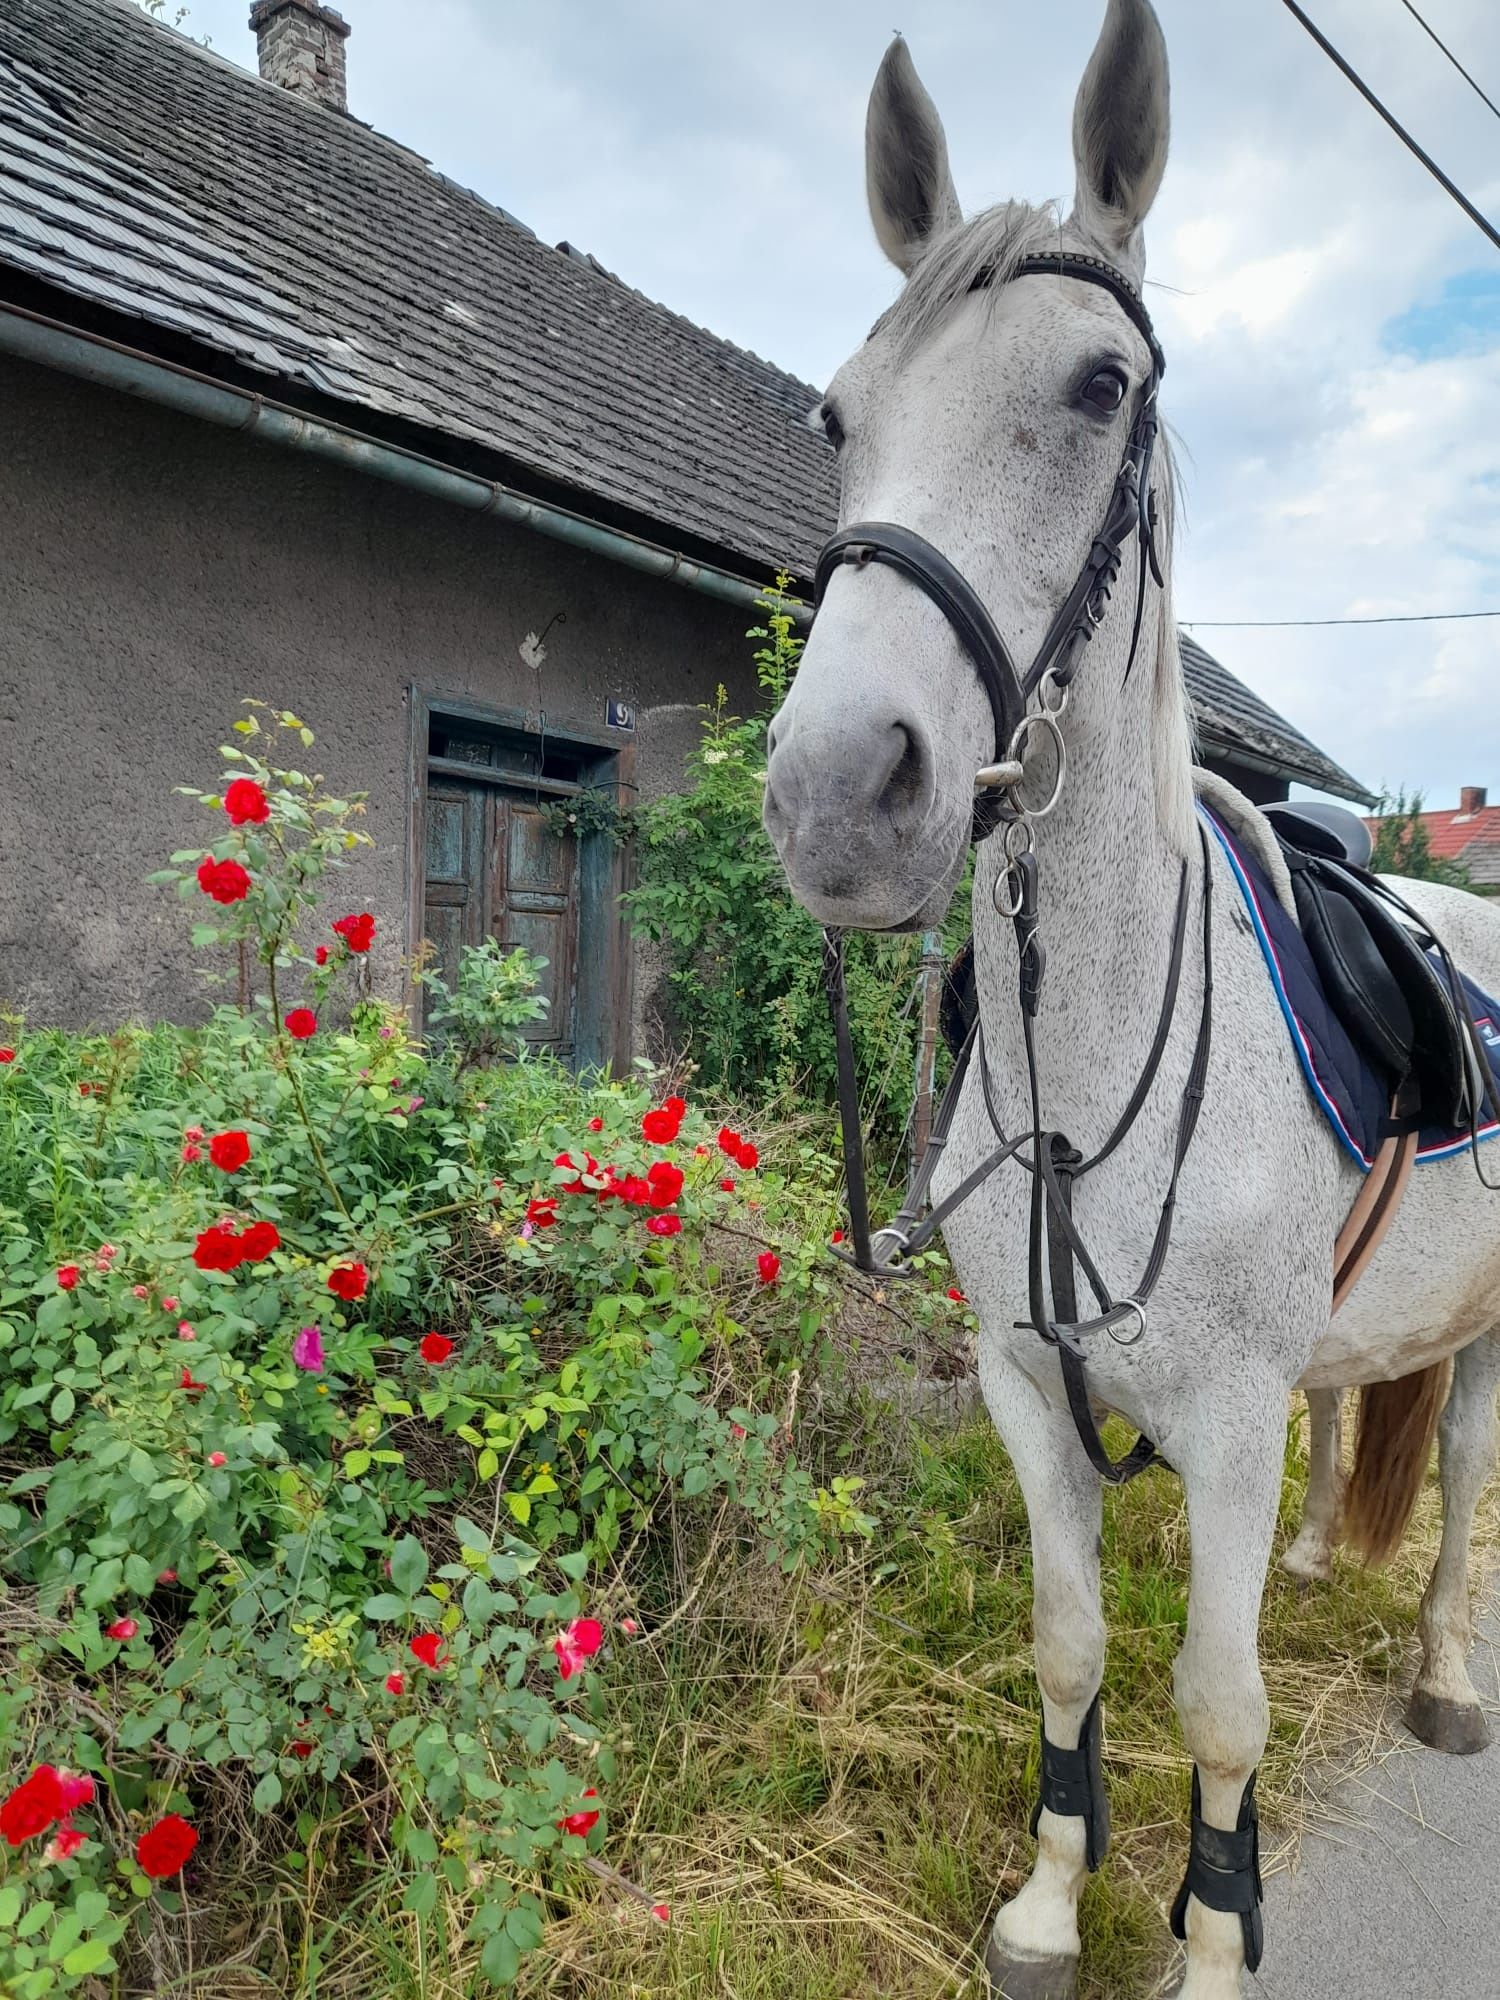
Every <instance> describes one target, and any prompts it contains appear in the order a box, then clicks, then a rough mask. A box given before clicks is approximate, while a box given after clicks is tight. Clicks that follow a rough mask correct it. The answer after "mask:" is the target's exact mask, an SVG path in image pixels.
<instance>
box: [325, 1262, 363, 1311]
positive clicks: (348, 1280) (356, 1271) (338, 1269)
mask: <svg viewBox="0 0 1500 2000" xmlns="http://www.w3.org/2000/svg"><path fill="white" fill-rule="evenodd" d="M369 1282H370V1274H369V1272H368V1271H367V1270H366V1269H365V1267H364V1265H363V1264H355V1263H349V1264H335V1265H334V1267H333V1269H332V1270H331V1271H330V1272H329V1273H328V1289H329V1291H330V1292H332V1293H333V1296H334V1297H335V1298H336V1299H342V1300H343V1301H344V1303H345V1304H346V1305H353V1303H354V1301H355V1300H356V1299H362V1298H363V1297H364V1295H365V1287H366V1286H367V1285H368V1284H369Z"/></svg>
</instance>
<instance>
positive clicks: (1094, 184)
mask: <svg viewBox="0 0 1500 2000" xmlns="http://www.w3.org/2000/svg"><path fill="white" fill-rule="evenodd" d="M1169 96H1170V86H1169V84H1168V80H1167V45H1166V43H1165V41H1164V40H1163V39H1162V32H1161V27H1160V24H1159V23H1158V21H1157V18H1156V14H1155V12H1154V10H1153V9H1152V7H1151V4H1150V0H1109V6H1108V11H1107V13H1106V14H1105V16H1104V26H1103V28H1102V29H1101V30H1100V34H1099V40H1098V44H1097V45H1096V47H1095V49H1094V53H1093V55H1092V56H1090V58H1089V66H1088V68H1087V69H1086V70H1085V71H1084V73H1083V82H1082V83H1081V84H1080V85H1079V86H1078V100H1077V102H1076V103H1075V105H1074V106H1073V158H1074V160H1075V162H1076V163H1077V167H1078V193H1077V197H1076V210H1075V212H1076V214H1077V217H1078V220H1079V221H1080V222H1081V223H1082V224H1083V226H1084V228H1085V229H1086V230H1087V232H1088V233H1089V234H1090V235H1091V236H1094V237H1095V238H1097V239H1099V240H1101V241H1103V242H1105V243H1107V244H1109V245H1110V246H1111V247H1112V248H1114V249H1115V250H1117V251H1120V252H1123V253H1128V254H1131V255H1137V254H1138V253H1139V249H1140V227H1141V224H1142V223H1143V222H1144V221H1145V219H1146V213H1147V211H1148V210H1149V208H1150V207H1151V204H1152V202H1153V201H1155V199H1156V191H1157V189H1158V188H1159V187H1160V186H1161V177H1162V172H1163V170H1164V168H1165V167H1166V164H1167V140H1168V135H1169V117H1168V99H1169Z"/></svg>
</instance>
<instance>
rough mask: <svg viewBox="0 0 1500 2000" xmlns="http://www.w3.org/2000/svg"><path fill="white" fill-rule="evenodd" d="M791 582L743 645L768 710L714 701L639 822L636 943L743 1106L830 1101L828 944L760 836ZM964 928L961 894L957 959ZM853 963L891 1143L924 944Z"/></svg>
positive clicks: (781, 695)
mask: <svg viewBox="0 0 1500 2000" xmlns="http://www.w3.org/2000/svg"><path fill="white" fill-rule="evenodd" d="M790 581H791V579H790V578H789V577H788V576H786V575H782V576H778V577H777V579H776V583H775V586H774V588H773V589H772V590H771V591H769V592H768V593H767V595H766V597H765V598H764V599H763V600H762V601H763V603H764V605H765V608H766V622H765V624H764V625H757V626H754V627H752V628H751V630H750V632H749V633H748V635H747V636H748V637H749V638H751V639H755V640H758V641H759V642H760V644H759V647H758V650H757V651H756V654H755V662H756V672H757V676H758V679H759V683H760V688H761V692H762V694H763V696H764V697H765V704H764V708H763V709H762V711H761V712H759V713H757V714H755V715H753V716H750V717H748V718H746V719H743V720H742V719H740V718H739V717H736V716H733V715H731V714H729V712H728V697H727V695H726V693H725V691H724V689H723V688H722V687H721V688H720V689H719V690H718V695H717V697H716V699H715V701H714V702H713V704H712V705H711V706H710V707H708V708H706V709H705V711H704V723H703V733H702V738H701V740H700V742H699V743H698V745H697V747H696V749H695V750H694V751H693V752H692V754H691V756H690V757H689V759H688V768H687V779H688V783H687V788H686V790H684V791H682V792H674V793H671V794H668V795H667V796H666V797H664V798H661V799H659V800H656V801H654V802H653V803H651V804H650V805H646V806H642V807H640V808H639V809H638V810H637V811H636V813H635V814H634V815H633V820H634V829H635V833H636V854H637V866H638V871H639V877H640V880H639V885H638V886H637V888H636V889H635V890H634V891H633V892H632V893H631V894H630V896H629V897H628V898H627V901H628V904H629V907H630V910H631V914H632V916H633V918H634V921H635V925H636V928H637V930H638V931H639V932H640V933H641V934H642V935H644V936H646V937H649V938H651V939H653V940H654V941H656V942H657V943H661V944H664V945H665V946H666V947H667V950H668V955H669V964H668V975H667V976H668V979H669V982H670V985H671V989H672V993H673V996H674V1002H675V1005H674V1016H675V1025H676V1026H677V1028H678V1031H679V1033H680V1035H681V1037H682V1041H683V1044H684V1046H685V1047H686V1048H687V1049H688V1050H689V1051H690V1052H691V1054H692V1056H693V1058H694V1060H695V1061H696V1062H697V1063H698V1064H699V1066H700V1069H701V1072H702V1075H703V1077H704V1080H705V1082H706V1083H707V1084H708V1085H709V1086H710V1088H713V1089H716V1090H722V1091H725V1092H728V1093H729V1094H731V1095H734V1096H737V1097H743V1096H746V1095H751V1094H754V1093H758V1092H766V1091H770V1090H786V1089H794V1090H796V1091H798V1092H799V1093H803V1094H807V1095H811V1096H812V1097H814V1098H816V1099H819V1100H821V1101H823V1102H825V1103H831V1102H832V1100H833V1096H834V1079H835V1069H834V1050H833V1033H832V1030H831V1028H830V1026H829V1021H828V1003H827V1000H826V998H825V995H824V991H823V978H822V932H821V930H820V928H819V926H818V925H817V924H816V923H815V922H814V920H813V919H812V918H811V917H810V916H808V914H807V912H806V911H805V910H803V909H802V908H800V907H799V905H798V904H797V903H795V902H794V901H793V900H792V897H791V894H790V892H789V890H788V889H787V886H786V878H785V877H784V875H783V874H782V871H781V864H780V862H779V861H778V860H777V858H776V852H775V849H774V848H773V847H772V845H771V842H770V840H769V838H768V837H767V835H766V833H765V830H764V828H763V827H762V825H761V801H762V797H763V794H764V788H765V776H766V725H767V722H768V721H769V719H770V716H771V714H772V713H774V711H775V710H776V709H777V708H779V707H780V705H781V703H782V702H783V701H784V700H785V699H786V694H787V691H788V689H789V688H790V686H791V682H792V677H793V675H794V674H795V672H796V669H797V663H798V661H799V659H800V658H801V654H802V648H803V645H804V643H805V642H804V641H803V640H802V639H801V638H800V637H799V636H798V635H797V631H796V626H795V620H794V618H793V611H794V609H795V606H796V600H795V599H794V598H791V597H789V596H788V595H787V588H788V585H789V583H790ZM967 927H968V895H967V893H966V891H965V892H962V893H960V894H959V895H957V896H956V897H955V898H954V903H953V915H952V917H951V919H950V923H949V927H948V928H949V932H951V936H948V937H947V949H948V950H949V951H950V952H951V951H952V950H954V949H956V948H957V945H958V944H959V942H960V941H961V939H962V937H963V935H964V933H965V932H966V930H967ZM845 953H846V962H847V984H848V995H849V1014H850V1020H851V1023H852V1026H853V1033H854V1039H855V1045H856V1048H857V1050H858V1051H859V1052H860V1057H861V1062H862V1066H863V1070H864V1091H863V1096H864V1102H865V1109H866V1117H867V1118H868V1119H869V1120H870V1121H871V1123H872V1124H874V1125H876V1126H877V1128H878V1129H879V1130H880V1131H881V1133H882V1136H883V1137H884V1138H885V1139H886V1140H887V1141H890V1140H891V1139H894V1138H899V1136H900V1133H901V1130H902V1127H903V1125H904V1122H905V1118H906V1112H907V1106H908V1105H909V1103H910V1099H911V1086H910V1079H911V1077H912V1074H913V1066H914V1063H915V1060H916V1052H917V1041H918V1036H919V1032H920V1019H919V1009H918V1007H917V1006H916V1005H915V1004H914V1000H915V996H916V981H917V976H918V973H919V971H920V969H921V959H922V945H921V939H920V938H918V937H914V936H913V937H889V936H877V935H874V934H871V933H864V932H855V933H851V934H850V936H849V937H848V939H847V940H846V945H845Z"/></svg>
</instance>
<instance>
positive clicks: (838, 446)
mask: <svg viewBox="0 0 1500 2000" xmlns="http://www.w3.org/2000/svg"><path fill="white" fill-rule="evenodd" d="M822 418H823V435H824V436H825V437H826V438H827V440H828V442H829V443H830V444H831V445H832V446H833V448H834V450H835V451H842V450H843V448H844V426H843V425H842V424H841V423H840V422H839V413H838V411H837V410H835V409H831V408H830V407H829V405H828V404H827V403H825V404H824V405H823V409H822Z"/></svg>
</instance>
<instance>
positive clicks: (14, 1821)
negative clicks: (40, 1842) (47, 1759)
mask: <svg viewBox="0 0 1500 2000" xmlns="http://www.w3.org/2000/svg"><path fill="white" fill-rule="evenodd" d="M67 1810H68V1808H67V1806H66V1805H65V1804H64V1803H63V1786H62V1780H61V1777H60V1775H59V1773H58V1770H57V1768H56V1766H55V1765H53V1764H38V1765H37V1767H36V1769H35V1770H34V1771H33V1772H32V1774H31V1776H30V1777H29V1778H27V1779H26V1780H25V1781H24V1783H22V1784H19V1785H17V1786H16V1789H15V1790H14V1791H13V1792H12V1793H11V1795H10V1797H9V1798H8V1799H6V1800H5V1802H4V1804H3V1805H0V1834H3V1835H4V1836H5V1839H6V1841H7V1842H8V1843H9V1845H10V1846H12V1847H19V1846H20V1845H21V1843H22V1841H23V1840H32V1839H34V1838H35V1837H36V1835H37V1834H39V1833H45V1832H46V1831H47V1828H48V1827H49V1826H51V1825H52V1824H53V1823H54V1821H56V1820H60V1819H61V1818H62V1816H63V1814H64V1813H65V1812H66V1811H67Z"/></svg>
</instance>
